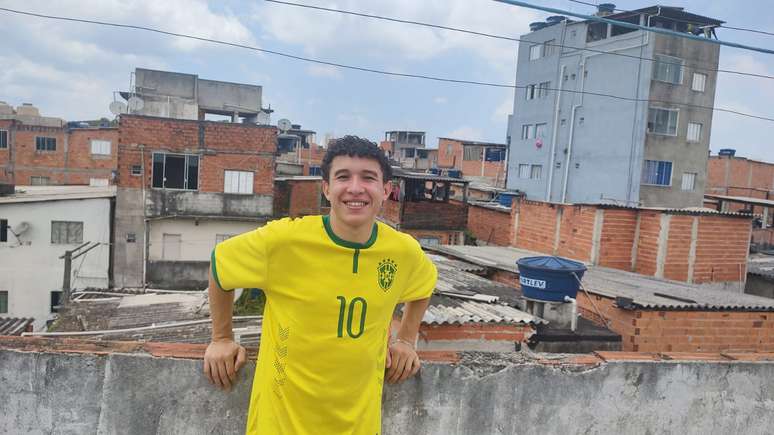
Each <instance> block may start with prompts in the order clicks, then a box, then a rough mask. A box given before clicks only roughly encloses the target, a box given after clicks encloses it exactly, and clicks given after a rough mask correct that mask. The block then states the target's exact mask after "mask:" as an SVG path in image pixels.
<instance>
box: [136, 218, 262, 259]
mask: <svg viewBox="0 0 774 435" xmlns="http://www.w3.org/2000/svg"><path fill="white" fill-rule="evenodd" d="M260 225H261V224H259V223H257V222H243V221H226V220H199V221H198V224H197V223H196V221H195V220H193V219H162V220H156V221H150V238H149V243H150V246H149V247H148V257H149V259H150V260H151V261H158V260H164V259H165V258H164V234H170V235H172V234H179V235H180V256H179V257H178V258H177V259H176V260H178V261H209V260H210V254H211V253H212V249H213V248H214V247H215V237H216V235H217V234H231V235H237V234H242V233H244V232H247V231H251V230H254V229H255V228H257V227H258V226H260ZM167 240H172V238H171V237H168V238H167ZM168 248H172V246H168ZM168 250H169V249H168ZM166 259H167V260H175V259H174V258H166Z"/></svg>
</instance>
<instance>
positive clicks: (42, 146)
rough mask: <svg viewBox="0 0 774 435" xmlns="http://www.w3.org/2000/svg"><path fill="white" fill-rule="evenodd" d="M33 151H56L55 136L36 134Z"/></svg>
mask: <svg viewBox="0 0 774 435" xmlns="http://www.w3.org/2000/svg"><path fill="white" fill-rule="evenodd" d="M35 151H56V138H55V137H43V136H36V137H35Z"/></svg>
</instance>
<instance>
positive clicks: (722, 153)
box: [718, 148, 736, 157]
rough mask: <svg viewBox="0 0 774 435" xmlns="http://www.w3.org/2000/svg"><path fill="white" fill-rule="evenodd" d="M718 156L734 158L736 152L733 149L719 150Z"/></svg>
mask: <svg viewBox="0 0 774 435" xmlns="http://www.w3.org/2000/svg"><path fill="white" fill-rule="evenodd" d="M718 155H719V156H731V157H734V156H735V155H736V150H735V149H733V148H721V149H720V151H718Z"/></svg>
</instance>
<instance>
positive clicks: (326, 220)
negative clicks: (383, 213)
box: [322, 215, 378, 249]
mask: <svg viewBox="0 0 774 435" xmlns="http://www.w3.org/2000/svg"><path fill="white" fill-rule="evenodd" d="M322 220H323V226H324V227H325V232H326V233H328V237H330V238H331V240H332V241H333V243H335V244H337V245H339V246H343V247H345V248H350V249H366V248H370V247H371V245H373V244H374V242H376V234H377V232H378V231H377V229H378V226H377V225H376V222H374V229H373V230H372V231H371V237H370V238H369V239H368V241H366V242H365V243H355V242H350V241H347V240H344V239H342V238H341V237H339V236H337V235H336V233H334V232H333V228H331V219H330V216H329V215H325V216H323V217H322Z"/></svg>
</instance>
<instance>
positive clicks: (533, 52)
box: [529, 44, 543, 60]
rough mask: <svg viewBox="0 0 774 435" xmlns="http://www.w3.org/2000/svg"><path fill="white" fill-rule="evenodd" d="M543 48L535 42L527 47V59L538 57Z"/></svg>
mask: <svg viewBox="0 0 774 435" xmlns="http://www.w3.org/2000/svg"><path fill="white" fill-rule="evenodd" d="M542 49H543V46H542V45H541V44H535V45H533V46H531V47H529V60H535V59H540V51H541V50H542Z"/></svg>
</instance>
